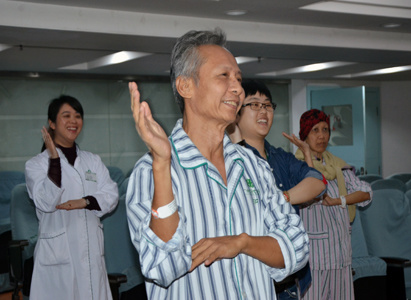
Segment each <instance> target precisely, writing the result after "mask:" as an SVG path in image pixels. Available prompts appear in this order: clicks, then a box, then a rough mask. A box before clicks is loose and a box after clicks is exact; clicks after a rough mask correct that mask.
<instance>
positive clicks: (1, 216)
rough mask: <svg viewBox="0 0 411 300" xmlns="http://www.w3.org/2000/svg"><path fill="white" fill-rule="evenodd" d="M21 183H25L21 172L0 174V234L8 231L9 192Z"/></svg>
mask: <svg viewBox="0 0 411 300" xmlns="http://www.w3.org/2000/svg"><path fill="white" fill-rule="evenodd" d="M23 182H26V179H25V177H24V173H23V172H20V171H1V172H0V234H1V233H3V232H6V231H9V230H10V198H11V191H12V190H13V188H14V187H15V186H16V185H17V184H19V183H23Z"/></svg>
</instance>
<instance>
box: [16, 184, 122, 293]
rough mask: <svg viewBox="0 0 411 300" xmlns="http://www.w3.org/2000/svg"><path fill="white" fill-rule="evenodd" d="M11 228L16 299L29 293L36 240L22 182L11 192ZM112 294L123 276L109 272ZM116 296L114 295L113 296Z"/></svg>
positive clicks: (32, 213) (32, 207)
mask: <svg viewBox="0 0 411 300" xmlns="http://www.w3.org/2000/svg"><path fill="white" fill-rule="evenodd" d="M10 214H11V232H12V238H13V240H12V241H11V242H10V244H9V253H10V270H11V272H10V276H11V278H12V283H13V288H14V293H13V297H15V298H13V299H19V296H18V294H19V291H20V290H22V294H23V296H25V297H28V296H29V295H30V284H31V275H32V272H33V265H34V264H33V253H34V248H35V245H36V242H37V233H38V226H39V223H38V219H37V216H36V208H35V205H34V202H33V200H31V199H30V197H29V195H28V192H27V188H26V185H25V184H19V185H17V186H16V187H15V188H14V189H13V191H12V195H11V205H10ZM108 277H109V282H110V289H111V292H112V294H113V298H115V299H118V295H117V294H116V291H118V286H119V285H120V284H121V283H123V282H124V281H125V280H126V278H125V276H124V275H123V274H108ZM116 297H117V298H116Z"/></svg>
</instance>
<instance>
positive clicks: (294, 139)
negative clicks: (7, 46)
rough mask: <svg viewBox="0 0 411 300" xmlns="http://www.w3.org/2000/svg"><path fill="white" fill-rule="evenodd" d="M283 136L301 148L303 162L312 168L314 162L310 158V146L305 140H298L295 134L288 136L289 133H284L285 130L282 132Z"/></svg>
mask: <svg viewBox="0 0 411 300" xmlns="http://www.w3.org/2000/svg"><path fill="white" fill-rule="evenodd" d="M283 136H284V137H285V138H287V139H288V140H289V141H290V142H291V143H293V144H294V145H296V146H297V147H298V148H299V149H300V150H301V152H302V153H303V155H304V160H305V162H306V163H307V165H308V166H310V167H312V168H313V167H314V164H313V160H312V158H311V150H310V146H309V145H308V144H307V143H306V142H304V141H302V140H300V139H299V138H298V137H296V136H295V134H293V135H292V136H290V135H288V134H286V133H285V132H283Z"/></svg>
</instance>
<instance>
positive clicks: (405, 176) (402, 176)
mask: <svg viewBox="0 0 411 300" xmlns="http://www.w3.org/2000/svg"><path fill="white" fill-rule="evenodd" d="M387 179H398V180H401V181H402V182H404V183H406V182H407V181H408V180H411V173H396V174H392V175H390V176H388V177H387Z"/></svg>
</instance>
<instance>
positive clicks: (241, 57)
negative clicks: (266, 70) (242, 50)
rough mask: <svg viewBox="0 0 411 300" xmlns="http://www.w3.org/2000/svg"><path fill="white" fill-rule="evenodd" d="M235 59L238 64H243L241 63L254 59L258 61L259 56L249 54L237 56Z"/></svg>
mask: <svg viewBox="0 0 411 300" xmlns="http://www.w3.org/2000/svg"><path fill="white" fill-rule="evenodd" d="M260 59H261V58H260ZM235 60H236V61H237V64H239V65H241V64H245V63H248V62H252V61H258V60H259V58H258V57H248V56H236V58H235Z"/></svg>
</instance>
